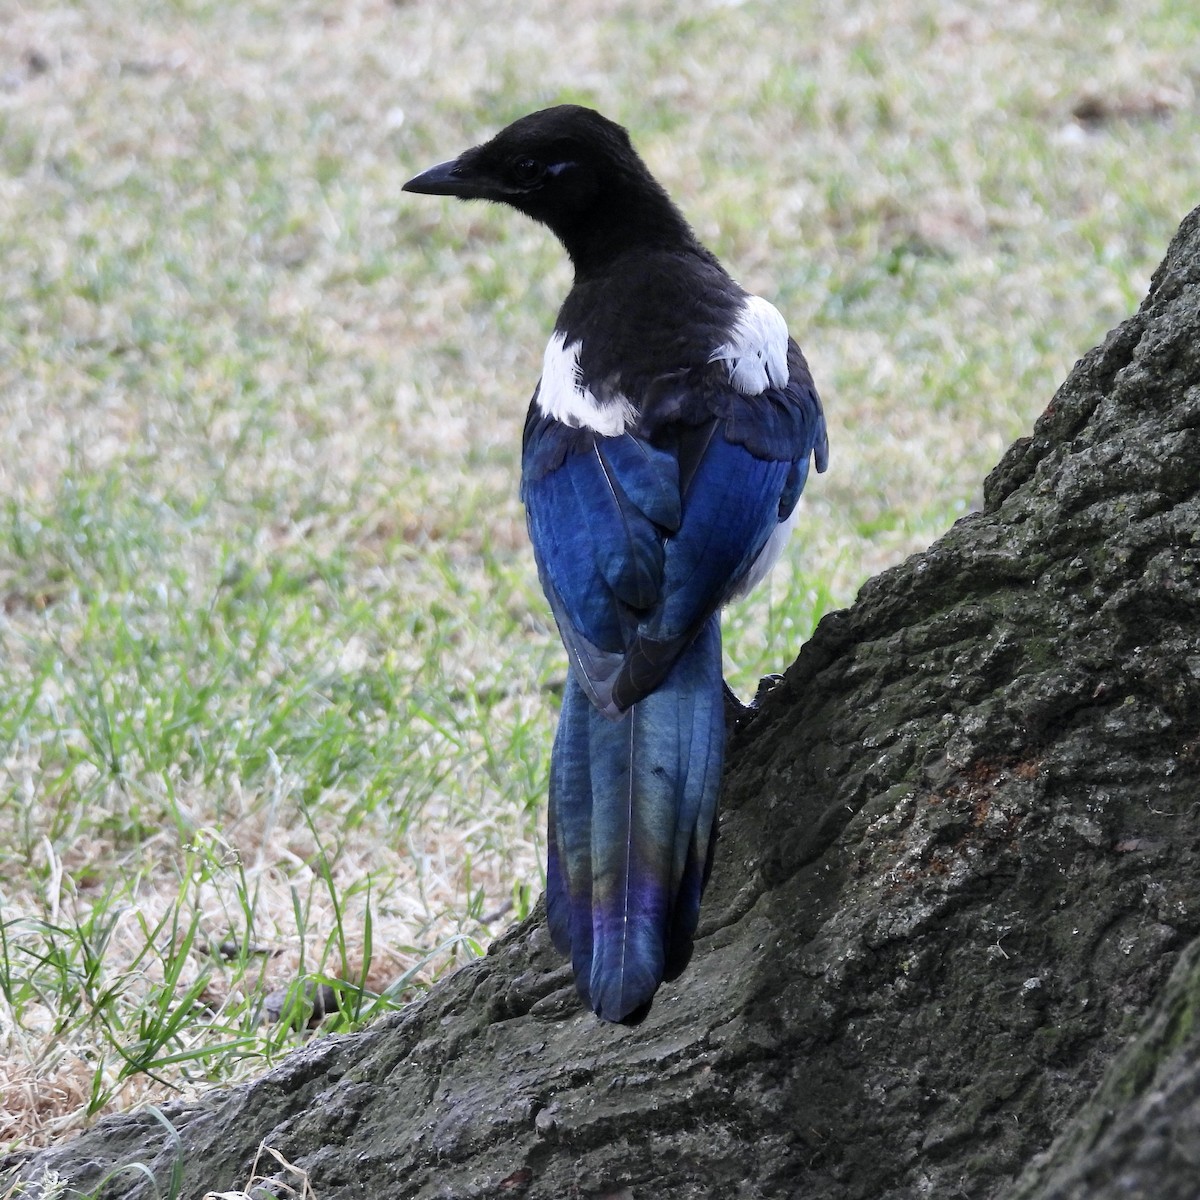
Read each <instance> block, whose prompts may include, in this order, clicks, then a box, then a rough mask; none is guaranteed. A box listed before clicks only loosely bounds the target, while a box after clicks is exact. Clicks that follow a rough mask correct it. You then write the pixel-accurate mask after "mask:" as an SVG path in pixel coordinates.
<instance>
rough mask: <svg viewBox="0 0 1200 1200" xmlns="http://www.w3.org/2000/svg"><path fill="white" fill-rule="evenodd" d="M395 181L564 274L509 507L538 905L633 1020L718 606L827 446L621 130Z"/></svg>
mask: <svg viewBox="0 0 1200 1200" xmlns="http://www.w3.org/2000/svg"><path fill="white" fill-rule="evenodd" d="M404 190H405V191H409V192H420V193H424V194H427V195H433V196H456V197H459V198H461V199H464V200H492V201H497V202H499V203H502V204H507V205H510V206H511V207H512V208H515V209H517V210H518V211H520V212H523V213H525V214H526V215H527V216H529V217H532V218H533V219H534V220H536V221H540V222H542V223H543V224H545V225H546V226H547V227H548V228H549V229H550V230H551V231H552V232H553V233H554V234H555V235H556V236H557V237H558V239H559V241H560V242H561V243H562V245H563V247H564V249H565V250H566V252H567V254H568V255H569V256H570V259H571V263H572V265H573V267H574V272H575V279H574V284H573V286H572V288H571V290H570V292H569V293H568V295H567V297H566V300H565V301H564V302H563V305H562V308H561V309H560V310H559V313H558V319H557V321H556V322H555V325H554V332H553V334H552V335H551V337H550V341H549V344H548V345H547V346H546V351H545V355H544V357H543V360H542V373H541V379H540V381H539V382H538V384H537V387H536V389H535V391H534V393H533V399H532V402H531V403H530V406H529V412H528V416H527V418H526V421H525V432H524V438H523V441H522V454H521V499H522V501H523V503H524V505H525V512H526V520H527V524H528V528H529V535H530V539H531V541H532V543H533V551H534V557H535V559H536V562H537V569H538V575H539V578H540V580H541V584H542V588H543V590H544V591H545V593H546V598H547V600H548V601H549V604H550V609H551V611H552V613H553V615H554V619H555V622H556V624H557V626H558V631H559V634H560V635H561V637H562V641H563V645H564V647H565V648H566V651H567V655H568V658H569V660H570V671H569V673H568V679H567V683H566V688H565V692H564V695H563V701H562V711H561V713H560V716H559V723H558V731H557V733H556V735H555V738H554V747H553V751H552V755H551V763H550V805H549V822H548V823H549V828H548V834H547V864H546V907H547V915H548V921H549V926H550V932H551V936H552V937H553V940H554V944H555V945H556V946H557V947H558V949H559V950H560V952H562V953H564V954H567V955H569V956H570V958H571V961H572V967H573V970H574V975H575V981H576V987H577V990H578V992H579V994H580V996H581V997H582V999H583V1001H584V1003H585V1004H587V1005H588V1006H589V1007H590V1008H591V1009H592V1010H593V1011H594V1012H595V1013H596V1014H597V1015H598V1016H599V1017H601V1018H602V1019H604V1020H606V1021H614V1022H617V1021H623V1022H627V1023H632V1022H634V1021H637V1020H640V1019H641V1017H642V1016H644V1015H645V1013H646V1012H647V1011H648V1009H649V1004H650V1001H651V999H652V998H653V996H654V994H655V992H656V991H657V989H658V987H659V985H660V983H662V981H663V980H664V979H671V978H674V977H675V976H676V975H678V974H679V973H680V972H681V971H682V970H683V968H684V967H685V966H686V964H687V962H688V960H689V958H690V957H691V952H692V942H693V938H694V935H695V932H696V926H697V921H698V919H699V912H700V897H701V893H702V892H703V891H704V887H705V884H706V883H707V880H708V875H709V872H710V871H711V868H712V858H713V848H714V846H715V843H716V817H717V799H718V791H719V788H720V782H721V767H722V760H723V755H724V748H725V736H726V729H725V720H726V715H725V688H724V684H723V679H722V671H721V627H720V610H721V607H722V606H723V605H724V604H725V603H727V602H728V601H729V600H731V599H733V598H735V597H738V596H742V595H744V594H746V593H747V592H748V591H749V590H750V589H751V588H753V587H754V586H755V585H756V584H757V583H758V582H759V581H760V580H761V579H762V578H763V577H764V576H765V575H766V573H767V572H768V571H769V570H770V569H771V567H772V565H773V564H774V562H775V559H776V558H777V556H778V555H779V552H780V550H781V548H782V547H783V544H784V542H785V540H786V538H787V536H788V534H789V533H790V531H791V528H792V525H793V522H794V520H795V517H796V505H797V501H798V499H799V497H800V493H801V491H802V490H803V488H804V484H805V481H806V480H807V478H808V473H809V466H810V461H811V462H814V463H815V465H816V468H817V470H818V471H824V470H825V467H826V463H827V459H828V439H827V436H826V429H825V417H824V413H823V411H822V408H821V401H820V399H819V398H818V396H817V392H816V389H815V387H814V385H813V380H812V376H811V374H810V373H809V369H808V364H807V363H806V362H805V359H804V355H803V354H802V353H801V351H800V347H799V346H798V345H797V344H796V342H795V341H794V340H793V339H792V338H790V337H789V336H788V331H787V326H786V324H785V323H784V319H783V317H782V316H781V315H780V314H779V312H778V310H777V309H776V308H775V307H774V306H773V305H772V304H770V303H769V302H768V301H766V300H764V299H762V298H761V297H759V296H754V295H750V294H748V293H747V292H746V291H744V290H743V289H742V288H741V287H740V286H739V285H738V284H737V283H736V282H735V281H734V280H733V279H732V278H731V277H730V275H729V274H728V273H727V272H726V271H725V269H724V268H723V267H722V266H721V264H720V263H719V262H718V261H717V259H716V257H715V256H714V255H713V254H712V253H711V252H710V251H709V250H707V249H706V248H705V247H704V246H703V245H701V243H700V241H699V240H698V239H697V237H696V235H695V233H693V231H692V230H691V228H690V227H689V226H688V223H687V221H686V220H685V219H684V217H683V215H682V214H681V213H680V211H679V209H678V208H676V206H675V205H674V204H673V203H672V202H671V200H670V198H669V197H668V195H667V193H666V192H665V191H664V189H663V188H662V186H661V185H660V184H659V183H658V181H657V180H655V178H654V177H653V176H652V175H651V174H650V171H649V170H648V168H647V167H646V165H645V163H644V162H643V161H642V159H641V158H640V157H639V156H638V154H637V152H636V151H635V150H634V148H633V145H632V143H631V141H630V138H629V135H628V133H627V132H626V131H625V130H624V129H623V128H622V127H621V126H620V125H617V124H615V123H613V122H612V121H610V120H608V119H607V118H605V117H603V116H601V115H600V114H599V113H598V112H594V111H593V110H591V109H588V108H582V107H580V106H578V105H573V104H566V105H560V106H558V107H555V108H548V109H545V110H543V111H540V112H535V113H531V114H529V115H528V116H525V117H521V118H520V119H519V120H517V121H514V122H513V123H512V124H511V125H509V126H508V127H507V128H505V129H503V130H502V131H501V132H500V133H498V134H497V135H496V136H495V137H494V138H492V139H491V140H490V141H488V142H485V143H484V144H482V145H479V146H475V147H474V148H472V149H469V150H467V151H465V152H464V153H462V154H460V155H459V157H458V158H456V159H454V160H453V161H450V162H444V163H440V164H439V165H437V166H435V167H431V168H430V169H429V170H427V171H425V172H423V173H422V174H420V175H418V176H416V177H415V178H414V179H411V180H409V181H408V183H406V184H405V185H404Z"/></svg>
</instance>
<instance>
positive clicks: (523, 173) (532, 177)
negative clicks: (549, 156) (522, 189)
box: [512, 158, 546, 186]
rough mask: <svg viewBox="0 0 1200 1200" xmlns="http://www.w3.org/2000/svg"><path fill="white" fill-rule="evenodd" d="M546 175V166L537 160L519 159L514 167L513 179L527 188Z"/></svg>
mask: <svg viewBox="0 0 1200 1200" xmlns="http://www.w3.org/2000/svg"><path fill="white" fill-rule="evenodd" d="M545 174H546V164H545V163H541V162H538V160H537V159H536V158H518V159H517V161H516V162H514V163H513V165H512V175H513V178H514V179H515V180H516V181H517V183H520V184H523V185H525V186H528V185H529V184H532V183H537V182H538V180H540V179H541V178H542V176H543V175H545Z"/></svg>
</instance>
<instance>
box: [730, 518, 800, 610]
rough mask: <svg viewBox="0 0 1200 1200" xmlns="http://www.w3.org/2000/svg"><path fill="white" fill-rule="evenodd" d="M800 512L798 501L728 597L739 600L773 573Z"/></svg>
mask: <svg viewBox="0 0 1200 1200" xmlns="http://www.w3.org/2000/svg"><path fill="white" fill-rule="evenodd" d="M799 512H800V505H799V503H797V505H796V507H795V508H793V509H792V511H791V513H789V514H788V517H787V520H785V521H780V522H779V524H778V525H776V526H775V528H774V529H772V530H771V536H770V537H769V538H767V544H766V545H765V546H763V548H762V549H761V550H760V551H759V552H758V557H757V558H756V559H755V560H754V562H753V564H752V565H751V567H750V570H749V571H747V572H746V577H745V578H744V579H743V580H742V582H741V583H739V584H738V586H737V587H736V589H734V591H732V592H730V594H729V597H728V599H730V600H739V599H741V597H742V596H748V595H749V594H750V593H751V592H752V591H753V590H754V589H755V588H756V587H758V585H759V584H760V583H761V582H762V581H763V580H764V579H766V577H767V576H768V575H769V574H770V573H771V569H772V567H774V566H775V564H776V563H777V562H778V561H779V556H780V554H782V553H783V548H784V546H786V545H787V540H788V538H789V537H791V536H792V528H793V527H794V526H795V524H796V517H797V515H798V514H799Z"/></svg>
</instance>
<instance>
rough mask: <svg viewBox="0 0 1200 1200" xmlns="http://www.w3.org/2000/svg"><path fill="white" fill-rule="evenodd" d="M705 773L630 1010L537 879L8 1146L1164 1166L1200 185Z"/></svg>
mask: <svg viewBox="0 0 1200 1200" xmlns="http://www.w3.org/2000/svg"><path fill="white" fill-rule="evenodd" d="M723 803H724V815H723V817H722V823H721V845H720V848H719V850H718V855H717V861H716V866H715V870H714V872H713V879H712V883H711V886H710V888H709V893H708V895H707V897H706V900H705V905H704V911H703V916H702V925H701V936H700V938H699V941H698V944H697V950H696V954H695V957H694V959H693V961H692V964H691V966H690V967H689V969H688V970H687V971H686V972H685V973H684V975H683V976H682V977H681V978H680V979H678V980H677V981H675V982H674V983H672V984H669V985H667V986H665V987H664V988H663V989H662V991H661V992H660V993H659V996H658V999H657V1000H656V1002H655V1004H654V1007H653V1009H652V1011H651V1012H650V1015H649V1016H648V1017H647V1019H646V1020H645V1021H644V1022H643V1023H642V1024H641V1025H639V1026H637V1027H635V1028H625V1027H621V1026H609V1025H604V1024H601V1023H599V1022H597V1021H596V1020H595V1019H594V1018H593V1017H592V1016H591V1014H590V1013H586V1012H583V1011H581V1009H580V1007H579V1005H578V1003H577V1002H576V1000H575V998H574V993H573V991H572V989H571V986H570V977H569V971H568V970H567V969H566V967H565V966H564V965H563V964H562V963H561V961H560V960H559V959H558V958H557V957H556V955H555V954H554V952H553V950H552V949H551V948H550V946H549V942H548V938H547V935H546V932H545V928H544V923H543V920H542V915H541V913H540V911H539V912H538V913H536V914H535V915H534V916H533V917H532V918H531V919H530V920H529V921H527V922H525V923H524V924H522V925H520V926H518V927H516V928H515V929H513V930H511V931H510V932H509V933H508V934H507V935H506V936H505V937H504V938H502V939H501V940H500V941H499V942H497V943H496V944H495V945H494V946H493V948H492V950H491V952H490V953H489V954H488V956H487V957H486V959H484V960H482V961H480V962H479V963H476V964H473V965H471V966H469V967H466V968H464V969H463V970H461V971H459V972H458V973H457V974H455V975H454V976H453V977H451V978H450V979H448V980H447V981H446V982H445V983H443V984H442V985H440V986H439V987H437V988H435V989H434V990H433V991H432V992H431V994H430V995H429V996H428V997H427V998H425V999H424V1000H423V1001H421V1002H419V1003H417V1004H415V1005H413V1006H412V1007H410V1008H409V1009H407V1010H405V1011H404V1012H402V1013H398V1014H396V1015H395V1016H393V1017H390V1018H387V1019H384V1020H381V1021H379V1022H377V1023H376V1024H374V1025H373V1026H372V1027H370V1028H369V1029H367V1030H366V1031H364V1032H363V1033H361V1034H358V1035H355V1036H352V1037H331V1038H325V1039H321V1040H318V1041H316V1042H314V1043H313V1044H312V1045H310V1046H309V1047H307V1048H306V1049H304V1050H301V1051H299V1052H297V1053H295V1054H293V1055H291V1056H290V1057H289V1058H288V1059H287V1060H286V1061H285V1062H284V1063H283V1064H282V1065H281V1066H280V1067H279V1068H278V1069H276V1070H274V1071H272V1072H271V1073H270V1074H268V1075H266V1076H264V1077H263V1078H262V1079H260V1080H258V1081H256V1082H254V1083H251V1084H248V1085H244V1086H241V1087H237V1088H234V1089H232V1090H230V1091H227V1092H216V1093H214V1094H212V1095H211V1096H209V1097H207V1098H205V1099H204V1100H202V1101H200V1102H197V1103H192V1104H181V1105H177V1106H174V1107H171V1108H168V1109H167V1110H165V1112H166V1116H167V1117H168V1118H169V1120H170V1121H171V1123H172V1124H173V1125H174V1128H175V1130H176V1134H175V1136H169V1135H168V1133H167V1131H166V1130H165V1128H164V1126H163V1125H162V1124H161V1123H160V1122H159V1121H158V1119H156V1118H155V1117H154V1116H153V1115H147V1114H138V1113H134V1114H130V1115H125V1116H117V1117H113V1118H109V1119H107V1120H105V1121H102V1122H101V1123H99V1124H98V1125H97V1126H96V1127H95V1128H94V1129H93V1130H91V1131H90V1132H88V1133H86V1134H84V1135H82V1136H81V1137H79V1138H77V1139H75V1140H74V1141H72V1142H69V1143H67V1144H64V1145H61V1146H58V1147H54V1148H51V1149H49V1150H46V1151H43V1152H39V1153H37V1154H36V1155H33V1156H31V1157H29V1158H27V1159H25V1160H24V1161H19V1162H18V1161H14V1162H11V1163H10V1164H9V1172H8V1181H9V1182H12V1181H15V1180H16V1179H22V1180H26V1181H29V1182H30V1183H31V1184H33V1186H32V1188H31V1191H30V1192H29V1193H28V1194H29V1195H32V1196H37V1195H39V1194H40V1191H39V1187H38V1186H37V1185H36V1183H35V1182H34V1181H37V1180H39V1179H41V1178H42V1177H43V1176H44V1173H45V1172H46V1171H47V1170H53V1171H56V1172H58V1173H59V1174H60V1175H62V1176H65V1177H66V1178H67V1179H68V1180H69V1181H70V1183H71V1185H72V1186H73V1187H76V1188H79V1189H81V1190H88V1189H93V1188H95V1187H97V1185H98V1184H99V1183H100V1181H101V1179H102V1177H103V1176H104V1174H105V1173H106V1172H107V1171H109V1170H111V1169H113V1168H116V1167H121V1166H123V1165H125V1164H129V1163H132V1162H141V1163H143V1164H145V1165H147V1166H148V1167H149V1168H150V1169H151V1170H152V1171H153V1173H154V1174H155V1176H156V1178H157V1181H158V1187H159V1189H160V1191H161V1193H162V1194H167V1192H168V1186H169V1180H170V1175H171V1170H172V1165H173V1164H176V1163H179V1164H181V1165H182V1172H183V1178H184V1183H183V1187H182V1194H183V1195H184V1196H188V1197H200V1196H202V1195H203V1194H204V1193H205V1192H206V1191H209V1190H213V1191H220V1190H224V1189H230V1188H233V1187H235V1186H238V1185H239V1184H242V1183H244V1181H245V1180H246V1179H247V1178H248V1176H249V1174H250V1168H251V1163H252V1161H253V1159H254V1156H255V1151H256V1150H257V1148H258V1146H259V1143H260V1141H264V1140H265V1142H266V1143H267V1144H268V1145H269V1146H271V1147H272V1148H273V1149H275V1150H276V1151H278V1152H279V1153H280V1154H281V1155H283V1156H284V1158H286V1159H287V1160H288V1161H290V1162H291V1163H293V1164H295V1165H296V1166H298V1167H300V1168H302V1169H303V1170H304V1171H306V1172H307V1173H308V1176H309V1179H310V1182H311V1186H312V1188H313V1192H314V1193H315V1195H316V1196H317V1197H318V1200H349V1198H350V1197H372V1198H375V1200H387V1198H395V1200H400V1198H413V1200H416V1198H421V1200H426V1198H429V1200H432V1198H434V1197H441V1198H446V1200H450V1198H453V1200H467V1198H483V1197H504V1196H522V1197H531V1198H537V1200H541V1198H546V1200H549V1198H555V1200H562V1198H566V1197H579V1198H591V1200H600V1198H601V1197H606V1198H608V1200H648V1198H651V1197H653V1198H656V1200H658V1198H667V1200H670V1198H679V1200H682V1198H685V1197H723V1198H732V1197H741V1198H745V1200H758V1198H762V1200H766V1198H772V1200H775V1198H779V1197H799V1196H804V1197H806V1198H808V1200H868V1198H869V1200H884V1198H886V1200H901V1198H904V1200H907V1198H910V1197H911V1198H915V1197H919V1196H920V1197H924V1196H936V1197H938V1198H939V1200H949V1198H953V1197H969V1198H972V1200H974V1198H984V1197H989V1198H990V1197H1003V1198H1004V1200H1050V1198H1051V1197H1056V1198H1057V1197H1062V1198H1067V1197H1070V1198H1075V1197H1078V1198H1080V1200H1083V1198H1084V1197H1088V1198H1096V1197H1101V1198H1105V1197H1110V1196H1112V1197H1115V1196H1117V1195H1121V1196H1146V1197H1150V1196H1153V1197H1154V1198H1155V1200H1173V1198H1175V1197H1179V1198H1180V1200H1183V1198H1184V1197H1189V1198H1191V1197H1194V1196H1195V1194H1196V1190H1197V1183H1196V1180H1197V1178H1198V1176H1197V1171H1198V1170H1200V1025H1198V1024H1197V1023H1196V1014H1197V1013H1200V869H1198V867H1200V863H1198V861H1197V860H1198V851H1200V209H1197V210H1196V212H1193V213H1192V214H1191V216H1189V217H1188V218H1187V219H1186V220H1185V221H1184V223H1183V225H1182V226H1181V228H1180V230H1179V233H1178V234H1177V235H1176V237H1175V239H1174V241H1173V242H1172V244H1171V247H1170V250H1169V251H1168V254H1167V258H1166V260H1165V261H1164V262H1163V264H1162V266H1161V267H1160V268H1159V270H1158V271H1157V273H1156V274H1155V276H1154V280H1153V282H1152V285H1151V289H1150V293H1149V295H1148V297H1147V299H1146V301H1145V302H1144V303H1143V305H1142V307H1141V309H1140V310H1139V311H1138V313H1137V314H1136V315H1135V316H1133V317H1132V318H1131V319H1130V320H1128V321H1126V322H1125V323H1124V324H1122V325H1121V326H1120V327H1119V328H1117V329H1115V330H1114V331H1113V332H1112V333H1111V334H1110V335H1109V336H1108V337H1107V338H1106V339H1105V341H1104V343H1103V345H1101V346H1099V347H1097V348H1096V349H1095V350H1093V351H1092V352H1091V353H1089V354H1088V355H1087V356H1086V357H1085V358H1084V359H1082V360H1081V361H1080V362H1079V363H1078V364H1077V365H1076V367H1075V369H1074V370H1073V371H1072V373H1071V375H1070V377H1069V378H1068V380H1067V381H1066V383H1064V384H1063V386H1062V387H1061V388H1060V389H1059V391H1058V393H1057V395H1056V396H1055V397H1054V399H1053V400H1052V402H1051V403H1050V406H1049V407H1048V408H1047V409H1046V411H1045V413H1044V414H1043V415H1042V417H1041V418H1040V419H1039V421H1038V422H1037V425H1036V428H1035V430H1034V433H1033V436H1032V437H1029V438H1024V439H1022V440H1021V441H1019V442H1018V443H1017V444H1016V445H1014V446H1013V447H1012V448H1011V449H1010V450H1009V451H1008V453H1007V454H1006V455H1005V457H1004V459H1003V461H1002V462H1001V463H1000V465H999V466H998V467H997V468H996V469H995V471H993V473H992V475H991V476H990V478H989V479H988V481H987V484H986V486H985V504H984V508H983V510H982V511H980V512H977V513H973V514H971V515H970V516H968V517H965V518H964V519H963V520H961V521H959V522H958V523H957V524H956V525H955V526H954V527H953V528H952V529H951V530H950V531H949V532H948V533H947V534H946V535H945V536H944V537H943V538H942V539H941V540H940V541H938V542H937V543H936V544H935V545H934V546H932V547H931V548H930V549H929V550H928V551H926V552H925V553H923V554H920V555H917V556H915V557H913V558H911V559H909V560H908V561H907V562H905V563H903V564H902V565H900V566H898V567H896V568H893V569H892V570H889V571H887V572H885V573H884V574H882V575H880V576H879V577H878V578H876V579H874V580H872V581H871V582H870V583H868V584H867V585H866V586H865V587H864V588H863V590H862V592H861V594H860V595H859V598H858V600H857V601H856V603H855V604H854V606H853V607H852V608H850V609H848V610H845V611H841V612H835V613H831V614H829V615H828V616H827V617H826V618H825V619H824V620H823V621H822V622H821V624H820V626H819V628H818V629H817V631H816V633H815V634H814V635H813V637H812V639H811V640H810V641H809V642H808V644H807V645H805V647H804V648H803V650H802V652H801V654H800V657H799V659H798V660H797V662H796V663H795V664H794V665H793V667H792V668H791V670H790V671H789V672H788V674H787V676H786V677H785V679H784V682H783V683H782V684H780V685H779V686H778V687H777V688H776V689H775V690H774V691H773V692H772V693H771V694H770V696H769V697H768V699H767V701H766V703H765V705H764V708H763V711H762V712H761V713H760V714H759V715H758V716H756V717H755V718H754V720H753V721H752V722H751V723H750V724H749V726H748V727H746V728H745V729H744V730H743V731H742V732H740V733H739V734H738V735H737V737H736V738H735V739H734V745H733V747H732V752H731V755H730V761H729V767H728V773H727V777H726V781H725V793H724V802H723ZM1089 1097H1090V1098H1089ZM3 1187H4V1176H3V1173H2V1172H0V1192H2V1191H3ZM101 1194H102V1195H104V1196H112V1197H116V1196H122V1197H143V1196H150V1195H152V1194H153V1191H152V1189H151V1186H150V1184H149V1182H148V1181H147V1180H146V1179H145V1178H144V1177H143V1176H142V1175H140V1174H138V1173H136V1172H133V1171H125V1172H123V1173H122V1174H120V1176H119V1177H117V1178H115V1179H112V1180H110V1181H109V1182H108V1183H107V1184H106V1185H105V1186H104V1188H103V1189H102V1191H101ZM256 1194H261V1195H264V1196H265V1195H269V1194H273V1193H271V1192H270V1191H269V1190H264V1191H262V1192H260V1193H256Z"/></svg>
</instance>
